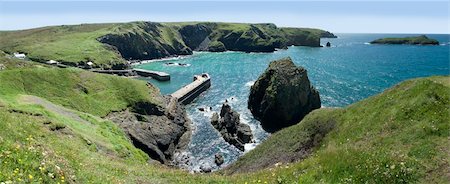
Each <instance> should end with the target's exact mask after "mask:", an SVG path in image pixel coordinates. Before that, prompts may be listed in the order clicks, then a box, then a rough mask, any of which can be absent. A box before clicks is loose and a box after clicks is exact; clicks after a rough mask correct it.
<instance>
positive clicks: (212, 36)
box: [98, 22, 336, 60]
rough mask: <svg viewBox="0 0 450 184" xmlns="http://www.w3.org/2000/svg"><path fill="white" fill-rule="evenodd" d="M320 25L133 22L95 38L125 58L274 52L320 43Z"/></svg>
mask: <svg viewBox="0 0 450 184" xmlns="http://www.w3.org/2000/svg"><path fill="white" fill-rule="evenodd" d="M321 37H328V38H329V37H336V36H335V35H333V34H332V33H330V32H328V31H324V30H320V29H309V28H279V27H277V26H276V25H275V24H270V23H267V24H244V23H214V22H202V23H156V22H133V23H129V24H124V25H120V26H119V27H117V29H115V31H114V32H112V33H109V34H106V35H104V36H101V37H99V38H98V41H100V42H102V43H105V44H108V45H110V46H112V48H113V49H116V50H117V51H118V52H119V53H120V54H121V55H122V57H123V58H125V59H127V60H146V59H158V58H163V57H170V56H179V55H190V54H192V52H193V51H211V52H222V51H227V50H230V51H243V52H273V51H275V50H276V49H284V48H287V46H291V45H295V46H310V47H320V38H321Z"/></svg>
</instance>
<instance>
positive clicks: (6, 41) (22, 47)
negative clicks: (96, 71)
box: [0, 24, 124, 68]
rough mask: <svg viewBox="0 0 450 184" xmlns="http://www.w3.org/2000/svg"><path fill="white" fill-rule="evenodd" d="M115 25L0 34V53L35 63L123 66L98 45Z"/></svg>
mask: <svg viewBox="0 0 450 184" xmlns="http://www.w3.org/2000/svg"><path fill="white" fill-rule="evenodd" d="M115 26H116V24H81V25H72V26H52V27H43V28H36V29H29V30H21V31H7V32H0V50H4V51H6V52H8V53H13V52H25V53H27V57H29V58H30V59H32V60H35V61H48V60H56V61H60V62H63V63H65V64H69V65H76V64H80V63H87V62H89V61H91V62H93V63H94V65H95V66H96V67H104V68H109V67H111V66H112V65H114V64H118V63H123V62H124V61H123V59H122V58H121V56H120V54H119V53H117V52H115V51H113V50H112V49H110V48H108V47H106V46H105V45H104V44H102V43H100V42H98V41H97V40H96V38H98V37H100V36H103V35H105V34H107V33H109V32H111V29H112V28H113V27H115Z"/></svg>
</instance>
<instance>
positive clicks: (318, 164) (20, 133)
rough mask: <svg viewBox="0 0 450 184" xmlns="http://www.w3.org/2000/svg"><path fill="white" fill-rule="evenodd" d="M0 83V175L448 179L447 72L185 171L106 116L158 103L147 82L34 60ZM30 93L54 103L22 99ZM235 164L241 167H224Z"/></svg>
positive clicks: (37, 178)
mask: <svg viewBox="0 0 450 184" xmlns="http://www.w3.org/2000/svg"><path fill="white" fill-rule="evenodd" d="M0 86H1V88H0V130H1V132H2V133H1V134H0V163H1V167H0V182H6V181H12V182H18V183H20V182H41V183H42V182H45V183H58V182H59V183H297V182H301V183H363V182H368V183H407V182H421V183H445V182H446V181H448V179H449V175H448V173H449V172H448V165H449V160H448V159H449V158H448V155H449V150H448V145H449V124H448V122H449V121H450V118H449V114H450V112H449V109H448V107H449V104H450V94H449V93H448V91H449V89H450V78H449V77H430V78H421V79H414V80H409V81H406V82H403V83H401V84H399V85H397V86H395V87H393V88H391V89H388V90H386V91H385V92H383V93H382V94H380V95H376V96H373V97H370V98H368V99H366V100H363V101H361V102H358V103H355V104H353V105H350V106H349V107H346V108H343V109H320V110H316V111H313V113H311V114H310V115H308V116H307V117H306V118H305V119H304V120H303V121H302V122H301V123H299V124H297V125H294V126H291V127H288V128H285V129H283V130H281V131H279V132H277V133H275V134H273V135H272V136H271V137H270V138H269V139H268V140H267V141H265V142H263V143H262V144H261V145H259V146H258V147H257V148H255V149H254V150H252V151H250V152H249V153H247V154H245V155H244V156H243V157H242V158H241V159H239V161H238V162H236V163H235V164H234V165H232V166H230V167H229V168H227V169H226V170H224V171H222V172H220V173H213V174H190V173H188V172H185V171H181V170H177V169H172V168H168V167H165V166H162V165H160V164H156V163H154V162H149V158H148V156H147V155H145V154H144V153H143V152H142V151H140V150H138V149H136V148H135V147H134V146H133V145H132V144H131V143H130V141H129V140H128V139H127V138H126V136H125V134H124V133H123V131H122V130H121V129H120V128H119V127H117V126H116V125H115V124H114V123H112V122H110V121H107V120H105V119H103V118H102V117H103V116H104V115H106V114H107V113H108V112H111V111H116V110H120V109H123V108H126V107H129V106H132V105H133V104H134V103H136V102H138V101H147V102H150V103H159V100H158V95H157V93H158V91H157V90H156V89H152V88H150V89H149V88H147V87H146V85H145V82H141V81H137V80H132V79H125V78H120V77H115V76H108V75H101V74H95V73H90V72H86V71H82V70H78V69H57V68H43V67H35V68H19V69H7V70H2V71H0ZM31 95H32V96H37V97H41V98H44V99H46V100H48V101H46V100H44V101H45V103H49V104H54V105H55V106H56V107H57V108H56V107H54V108H49V107H46V106H44V105H42V104H39V103H38V102H34V101H30V100H27V99H30V96H31ZM41 103H42V102H41ZM68 114H72V115H68ZM74 116H76V117H77V118H74ZM78 118H81V119H82V120H81V121H80V119H78ZM299 150H300V151H305V153H306V154H299ZM279 162H282V163H281V164H277V163H279ZM289 162H292V163H289ZM233 171H242V172H240V173H237V174H234V175H228V174H230V173H232V172H233ZM249 171H252V172H249Z"/></svg>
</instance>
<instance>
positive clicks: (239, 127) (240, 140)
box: [211, 103, 253, 151]
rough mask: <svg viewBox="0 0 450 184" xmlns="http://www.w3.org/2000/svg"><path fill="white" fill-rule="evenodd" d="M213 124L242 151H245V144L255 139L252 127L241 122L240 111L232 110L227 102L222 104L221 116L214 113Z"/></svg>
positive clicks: (225, 138) (229, 141)
mask: <svg viewBox="0 0 450 184" xmlns="http://www.w3.org/2000/svg"><path fill="white" fill-rule="evenodd" d="M211 124H212V125H213V126H214V128H215V129H217V130H218V131H219V132H220V134H221V135H222V137H223V139H224V140H225V141H226V142H228V143H230V144H232V145H234V146H235V147H236V148H238V149H239V150H241V151H244V144H245V143H250V142H251V141H252V139H253V135H252V130H251V129H250V127H249V126H248V125H246V124H242V123H240V118H239V113H238V112H236V111H234V110H232V109H231V107H230V105H228V104H227V103H225V104H223V105H222V109H221V110H220V118H219V114H217V113H214V114H213V116H212V118H211Z"/></svg>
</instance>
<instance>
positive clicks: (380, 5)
mask: <svg viewBox="0 0 450 184" xmlns="http://www.w3.org/2000/svg"><path fill="white" fill-rule="evenodd" d="M136 20H145V21H155V22H158V21H159V22H174V21H175V22H176V21H220V22H249V23H262V22H272V23H275V24H277V25H278V26H282V27H314V28H322V29H326V30H329V31H332V32H336V33H447V34H448V33H449V29H450V28H449V2H448V1H443V0H441V1H396V2H392V1H337V0H332V1H284V2H281V1H245V2H242V1H227V2H219V1H172V0H171V1H159V2H158V1H148V0H147V1H146V0H139V1H118V0H109V1H95V2H92V1H37V0H34V1H20V0H19V1H17V0H15V1H5V0H0V30H15V29H27V28H33V27H41V26H47V25H61V24H80V23H101V22H127V21H136Z"/></svg>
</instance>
